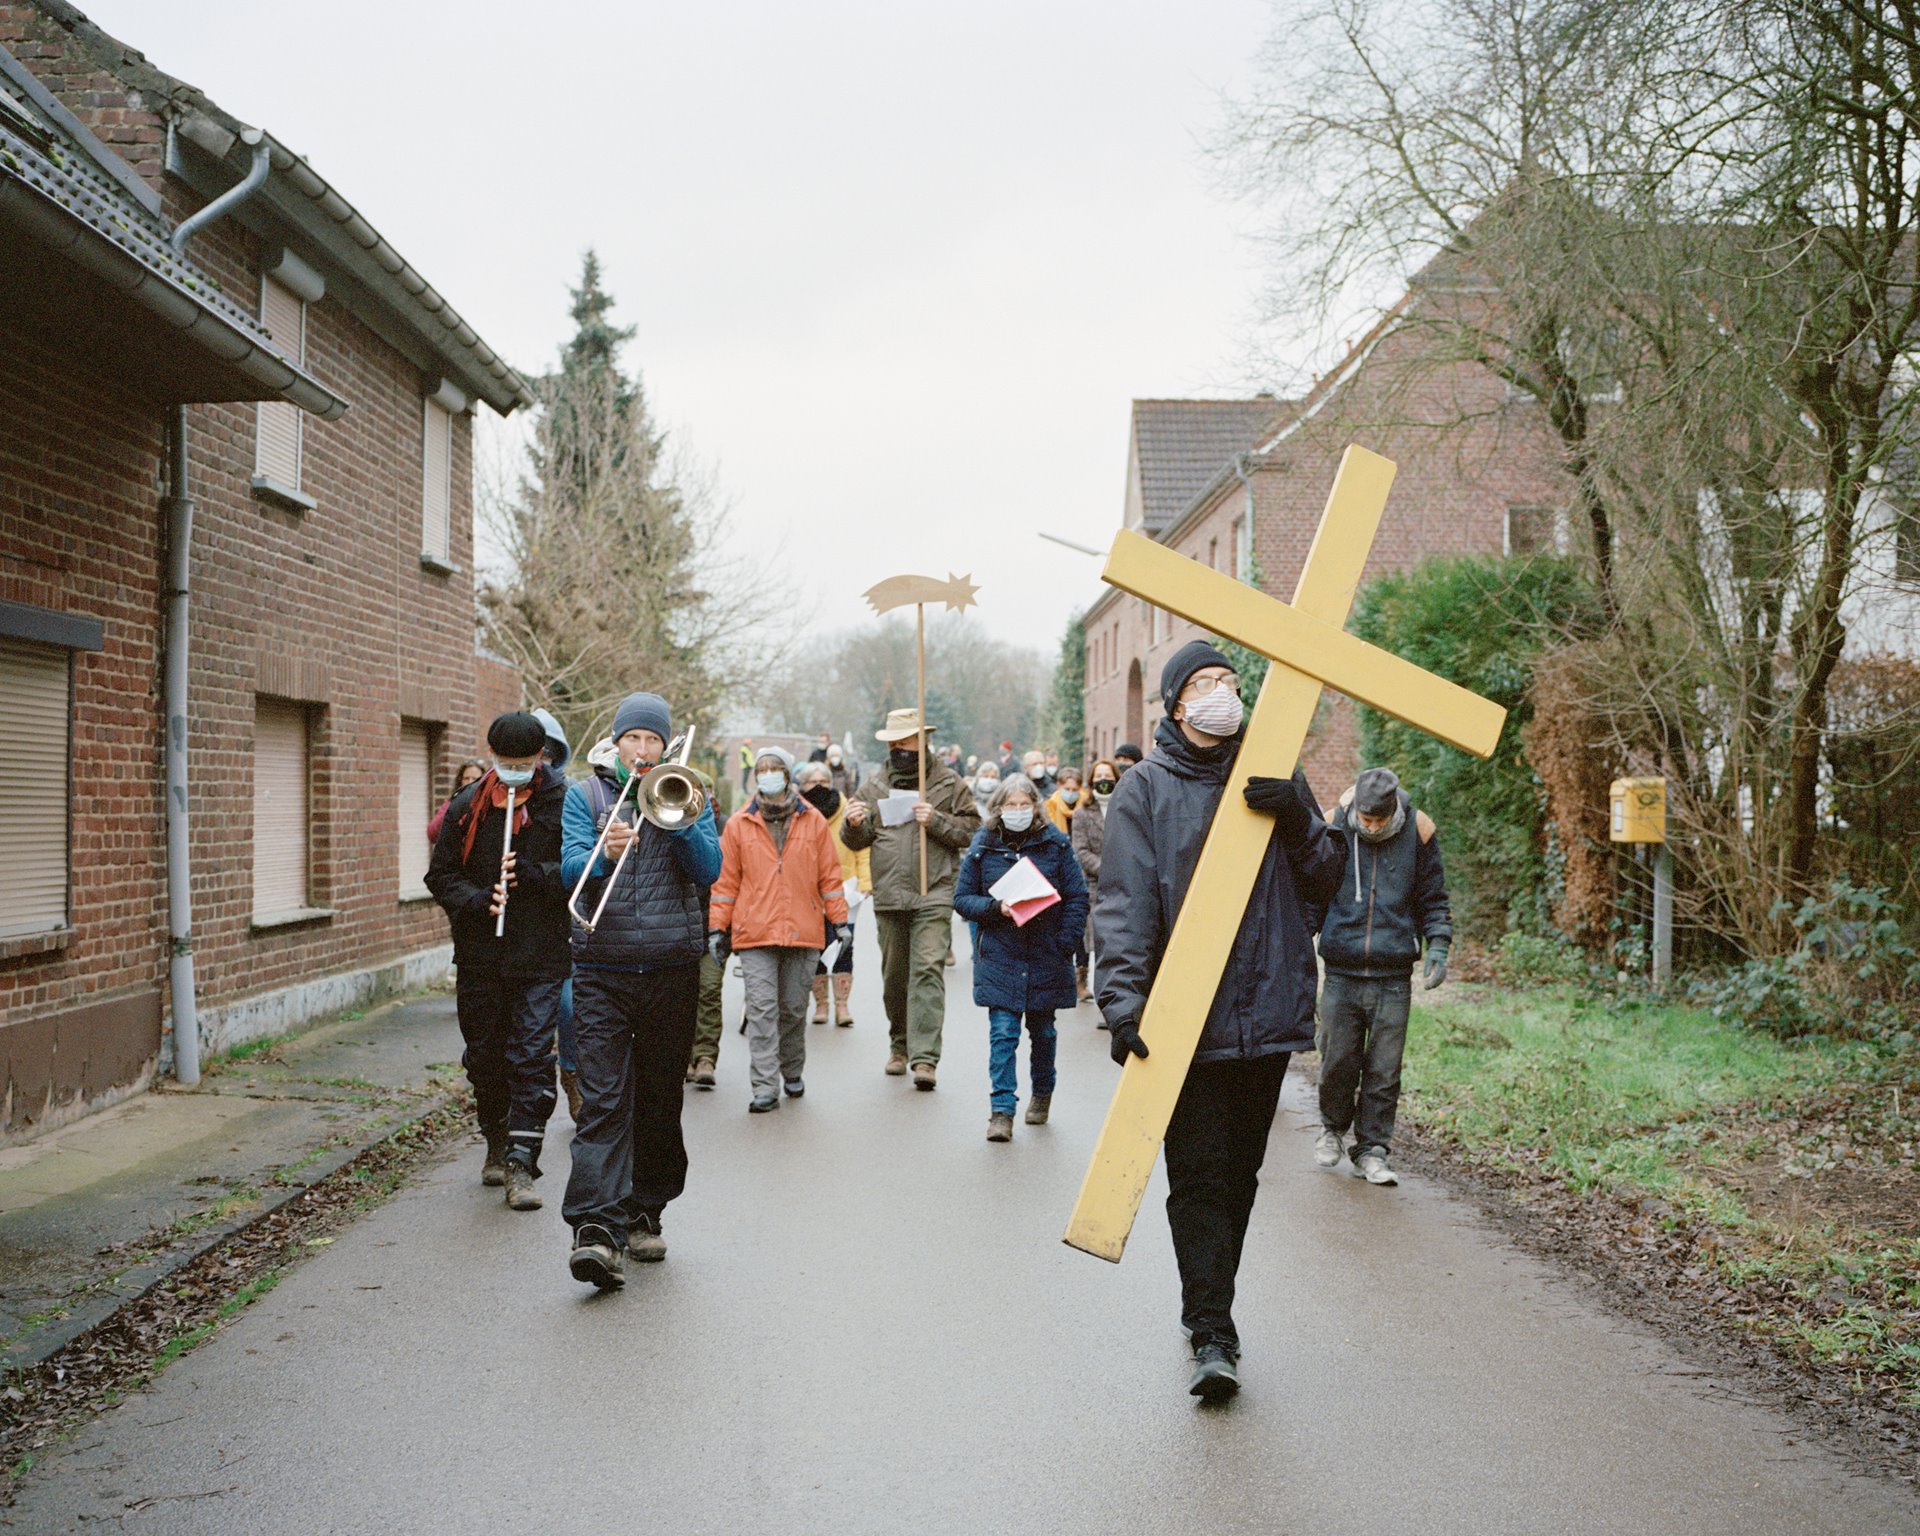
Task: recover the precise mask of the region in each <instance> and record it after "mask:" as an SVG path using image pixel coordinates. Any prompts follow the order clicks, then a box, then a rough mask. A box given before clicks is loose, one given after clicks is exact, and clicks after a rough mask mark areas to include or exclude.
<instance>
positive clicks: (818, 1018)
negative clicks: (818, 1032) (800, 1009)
mask: <svg viewBox="0 0 1920 1536" xmlns="http://www.w3.org/2000/svg"><path fill="white" fill-rule="evenodd" d="M807 1022H808V1023H809V1024H824V1023H826V1022H827V978H826V977H824V976H816V977H814V978H813V1010H812V1012H811V1013H809V1014H808V1016H807Z"/></svg>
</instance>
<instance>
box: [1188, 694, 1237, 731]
mask: <svg viewBox="0 0 1920 1536" xmlns="http://www.w3.org/2000/svg"><path fill="white" fill-rule="evenodd" d="M1244 713H1245V711H1244V709H1243V708H1242V706H1241V703H1240V695H1239V694H1237V693H1229V692H1228V691H1227V690H1226V689H1225V688H1216V689H1214V690H1213V692H1212V693H1208V694H1202V695H1201V696H1200V697H1199V698H1197V699H1193V700H1190V701H1189V702H1188V704H1187V724H1188V725H1190V726H1192V727H1193V728H1194V729H1195V730H1196V731H1204V732H1205V733H1206V734H1207V735H1209V736H1231V735H1232V734H1233V733H1234V732H1235V731H1237V730H1239V729H1240V721H1241V718H1242V717H1243V715H1244Z"/></svg>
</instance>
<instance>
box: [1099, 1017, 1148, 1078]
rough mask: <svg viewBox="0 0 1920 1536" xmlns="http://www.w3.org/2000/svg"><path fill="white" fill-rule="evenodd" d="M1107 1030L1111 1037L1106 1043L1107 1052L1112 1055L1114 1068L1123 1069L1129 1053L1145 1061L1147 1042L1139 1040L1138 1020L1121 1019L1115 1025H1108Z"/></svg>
mask: <svg viewBox="0 0 1920 1536" xmlns="http://www.w3.org/2000/svg"><path fill="white" fill-rule="evenodd" d="M1107 1030H1108V1033H1109V1034H1110V1035H1111V1036H1112V1037H1113V1038H1112V1039H1110V1040H1109V1041H1108V1042H1107V1050H1108V1052H1109V1053H1110V1054H1111V1055H1112V1057H1113V1064H1114V1065H1115V1066H1116V1067H1124V1066H1125V1065H1126V1064H1127V1056H1128V1054H1129V1053H1132V1054H1133V1055H1135V1056H1138V1057H1140V1058H1141V1059H1142V1060H1145V1059H1146V1055H1147V1042H1146V1041H1144V1040H1142V1039H1141V1038H1140V1021H1139V1020H1138V1019H1121V1020H1119V1021H1118V1022H1117V1023H1114V1024H1110V1025H1108V1026H1107Z"/></svg>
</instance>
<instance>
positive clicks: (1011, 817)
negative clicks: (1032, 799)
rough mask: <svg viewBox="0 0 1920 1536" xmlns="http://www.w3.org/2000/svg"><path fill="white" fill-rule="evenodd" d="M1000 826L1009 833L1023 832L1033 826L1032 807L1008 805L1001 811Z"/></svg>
mask: <svg viewBox="0 0 1920 1536" xmlns="http://www.w3.org/2000/svg"><path fill="white" fill-rule="evenodd" d="M1000 825H1001V826H1003V827H1005V828H1006V829H1007V830H1008V831H1009V832H1024V831H1026V830H1027V828H1028V827H1030V826H1032V825H1033V807H1032V806H1030V805H1009V806H1005V807H1003V808H1002V809H1001V812H1000Z"/></svg>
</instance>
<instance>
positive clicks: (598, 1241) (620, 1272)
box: [567, 1227, 627, 1291]
mask: <svg viewBox="0 0 1920 1536" xmlns="http://www.w3.org/2000/svg"><path fill="white" fill-rule="evenodd" d="M567 1269H568V1272H569V1273H571V1274H572V1276H573V1278H574V1279H576V1280H579V1281H583V1282H584V1283H586V1284H587V1285H591V1286H597V1287H598V1288H599V1289H600V1290H603V1291H617V1290H619V1289H620V1287H621V1286H623V1285H625V1284H626V1283H627V1270H626V1266H625V1265H624V1264H622V1263H621V1262H620V1250H619V1249H618V1248H616V1247H614V1246H613V1237H612V1235H611V1234H610V1233H608V1232H606V1231H605V1230H603V1229H602V1228H600V1227H582V1228H581V1229H580V1230H579V1231H578V1232H576V1233H575V1234H574V1236H573V1252H571V1253H569V1254H568V1255H567Z"/></svg>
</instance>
